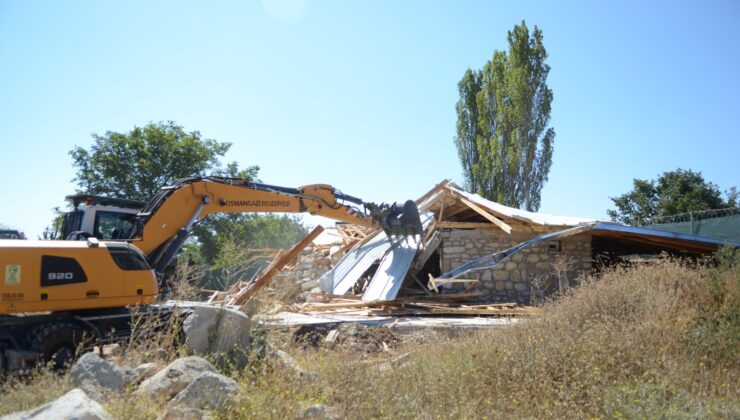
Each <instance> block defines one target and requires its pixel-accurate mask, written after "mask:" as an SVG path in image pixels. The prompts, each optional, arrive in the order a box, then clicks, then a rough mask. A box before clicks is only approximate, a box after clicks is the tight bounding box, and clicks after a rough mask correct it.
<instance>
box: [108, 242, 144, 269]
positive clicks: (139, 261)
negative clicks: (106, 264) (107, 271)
mask: <svg viewBox="0 0 740 420" xmlns="http://www.w3.org/2000/svg"><path fill="white" fill-rule="evenodd" d="M108 252H110V255H111V257H113V261H115V262H116V265H118V267H119V268H120V269H121V270H127V271H128V270H150V269H151V268H150V267H149V264H147V262H146V260H144V257H142V256H141V255H139V254H137V253H136V252H135V251H133V250H131V249H128V248H117V247H109V248H108Z"/></svg>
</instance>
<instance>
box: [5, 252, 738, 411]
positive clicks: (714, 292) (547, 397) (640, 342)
mask: <svg viewBox="0 0 740 420" xmlns="http://www.w3.org/2000/svg"><path fill="white" fill-rule="evenodd" d="M739 260H740V259H739V258H738V257H737V256H735V257H734V258H725V261H724V263H723V267H722V268H719V269H713V268H701V267H695V266H690V265H686V264H683V263H681V262H679V261H671V260H665V261H663V262H660V263H658V264H653V265H649V266H641V267H636V268H617V269H614V270H611V271H609V272H606V273H605V274H603V275H602V276H601V277H600V278H598V279H595V278H590V279H585V280H583V281H582V283H581V285H580V286H579V287H578V288H576V289H573V290H570V291H568V292H567V293H566V294H565V295H564V296H562V297H561V298H560V299H558V300H557V301H555V302H550V303H547V304H545V305H544V308H543V311H544V312H543V316H542V317H541V318H538V319H530V320H527V321H526V322H523V323H520V324H518V325H516V326H513V327H508V328H502V329H498V330H489V331H485V332H481V333H477V334H473V335H469V336H464V337H461V338H457V339H452V340H446V341H442V342H436V343H428V344H420V345H418V344H411V345H406V346H405V347H401V348H399V349H396V350H394V352H395V353H392V354H391V355H388V354H387V353H386V354H382V353H381V356H378V357H377V359H374V358H373V357H370V358H367V359H366V360H363V361H358V360H357V359H358V358H357V355H355V354H352V353H347V352H326V351H302V352H299V351H297V349H293V350H292V351H293V352H294V354H295V355H296V356H297V357H298V359H299V361H300V363H301V365H302V366H303V368H304V369H307V370H311V371H315V372H320V375H319V378H318V379H313V380H311V379H297V378H296V377H295V374H294V372H292V371H290V370H289V369H285V368H282V367H280V366H273V367H263V368H262V369H252V370H250V371H249V372H241V373H240V372H232V374H233V375H234V377H236V378H238V380H239V382H240V389H241V391H240V393H239V398H238V400H237V402H236V404H235V405H234V406H233V407H231V408H230V409H229V410H227V411H225V412H222V413H218V415H219V416H221V417H223V418H295V417H296V416H297V415H298V414H299V413H300V412H301V410H303V409H304V408H305V407H307V406H310V405H312V404H315V403H322V404H326V405H328V406H331V407H333V409H334V410H335V412H336V413H339V415H341V416H343V417H346V418H378V417H379V418H490V417H508V416H511V417H517V418H521V417H526V418H532V417H537V418H541V417H556V418H665V417H669V418H675V417H678V418H697V417H709V418H732V417H735V418H737V417H739V416H740V398H739V397H740V389H738V386H737V384H738V383H739V380H738V379H740V378H739V377H738V376H739V375H740V289H739V287H738V281H739V280H740V262H739ZM404 352H411V353H412V354H411V356H410V357H409V358H408V359H407V360H406V361H405V363H402V364H397V365H394V366H393V367H392V368H390V369H379V366H381V365H382V362H384V361H386V359H388V358H392V357H393V354H401V353H404ZM376 360H377V362H376ZM386 366H387V364H386ZM40 375H41V376H39V380H35V381H33V382H31V383H29V384H21V385H18V384H16V385H13V386H8V385H6V386H5V387H4V388H3V389H2V393H0V407H1V408H0V413H8V412H11V411H15V410H18V409H25V408H30V407H31V406H34V405H36V404H39V403H41V402H44V401H48V400H50V399H52V398H53V397H54V396H55V395H58V394H61V393H62V392H64V390H65V389H66V388H68V387H69V384H68V382H66V380H65V379H63V378H56V377H51V378H50V377H49V376H44V375H45V374H43V373H42V374H40ZM46 381H57V382H53V383H54V384H56V385H53V386H48V385H46V384H44V382H46ZM47 383H48V382H47ZM50 388H52V389H50ZM36 394H39V395H36ZM52 394H53V395H52ZM140 403H141V402H140V401H138V400H137V399H134V398H132V397H131V396H130V393H127V394H124V395H122V396H120V398H118V399H117V400H115V401H113V402H110V403H108V404H107V406H106V407H107V408H108V409H109V410H111V412H112V413H113V414H114V416H115V417H117V418H124V417H125V418H146V417H148V416H151V415H152V413H153V411H151V407H150V406H149V405H147V404H144V406H143V407H139V408H137V405H139V404H140ZM147 407H149V408H147Z"/></svg>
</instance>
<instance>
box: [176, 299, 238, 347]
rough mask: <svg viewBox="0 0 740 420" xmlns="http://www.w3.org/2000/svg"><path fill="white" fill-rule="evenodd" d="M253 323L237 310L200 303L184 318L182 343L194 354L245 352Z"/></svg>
mask: <svg viewBox="0 0 740 420" xmlns="http://www.w3.org/2000/svg"><path fill="white" fill-rule="evenodd" d="M251 329H252V322H251V319H250V317H249V316H248V315H247V314H245V313H244V312H242V311H239V310H237V309H233V308H228V307H222V306H213V305H207V306H205V305H204V306H199V307H196V308H194V310H193V312H192V313H191V314H190V315H188V317H187V318H185V321H184V322H183V331H184V333H185V344H186V345H187V346H188V347H189V348H190V349H191V350H192V351H193V353H195V354H197V355H201V356H202V355H206V354H221V353H229V352H232V351H235V350H236V351H239V350H241V351H246V350H248V349H249V347H250V345H251V335H250V333H251Z"/></svg>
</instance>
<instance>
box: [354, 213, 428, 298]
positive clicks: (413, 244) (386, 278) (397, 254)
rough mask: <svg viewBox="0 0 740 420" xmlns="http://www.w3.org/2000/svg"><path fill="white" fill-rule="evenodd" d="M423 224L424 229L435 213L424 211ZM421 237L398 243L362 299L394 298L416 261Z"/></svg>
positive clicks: (379, 268) (422, 215)
mask: <svg viewBox="0 0 740 420" xmlns="http://www.w3.org/2000/svg"><path fill="white" fill-rule="evenodd" d="M420 216H421V224H422V226H423V227H424V230H425V231H426V229H428V228H429V226H430V225H431V224H432V222H433V221H434V214H433V213H422V214H421V215H420ZM420 244H421V237H420V236H418V235H416V236H414V237H410V238H407V239H405V240H404V241H403V242H401V243H398V244H397V245H396V246H395V247H393V249H391V252H390V253H389V254H388V255H386V256H385V258H383V260H382V261H381V262H380V266H379V267H378V270H377V271H376V272H375V275H373V278H372V279H371V280H370V284H368V286H367V290H365V293H363V294H362V300H364V301H366V302H370V301H375V300H393V299H395V298H396V295H398V291H399V290H400V289H401V286H402V285H403V280H404V279H405V278H406V273H407V272H408V271H409V268H410V267H411V263H412V262H413V261H414V257H415V256H416V252H417V251H418V250H419V246H420Z"/></svg>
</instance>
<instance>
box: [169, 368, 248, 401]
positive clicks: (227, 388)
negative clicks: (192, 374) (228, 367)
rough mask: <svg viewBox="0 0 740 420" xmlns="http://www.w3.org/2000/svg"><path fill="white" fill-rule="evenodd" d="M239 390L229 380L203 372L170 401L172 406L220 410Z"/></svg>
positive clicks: (231, 380)
mask: <svg viewBox="0 0 740 420" xmlns="http://www.w3.org/2000/svg"><path fill="white" fill-rule="evenodd" d="M238 391H239V388H238V386H237V384H236V381H234V380H233V379H231V378H227V377H226V376H223V375H220V374H218V373H213V372H203V373H201V374H200V375H198V377H196V378H195V379H194V380H193V382H191V383H190V384H189V385H188V386H187V387H186V388H185V389H183V390H182V391H180V393H179V394H177V395H176V396H175V398H173V399H172V401H171V402H172V403H173V404H177V405H182V406H185V407H190V408H197V409H201V410H220V409H222V408H223V407H224V405H225V404H226V403H227V402H228V401H230V400H231V399H232V398H233V397H234V396H235V395H236V393H237V392H238Z"/></svg>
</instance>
